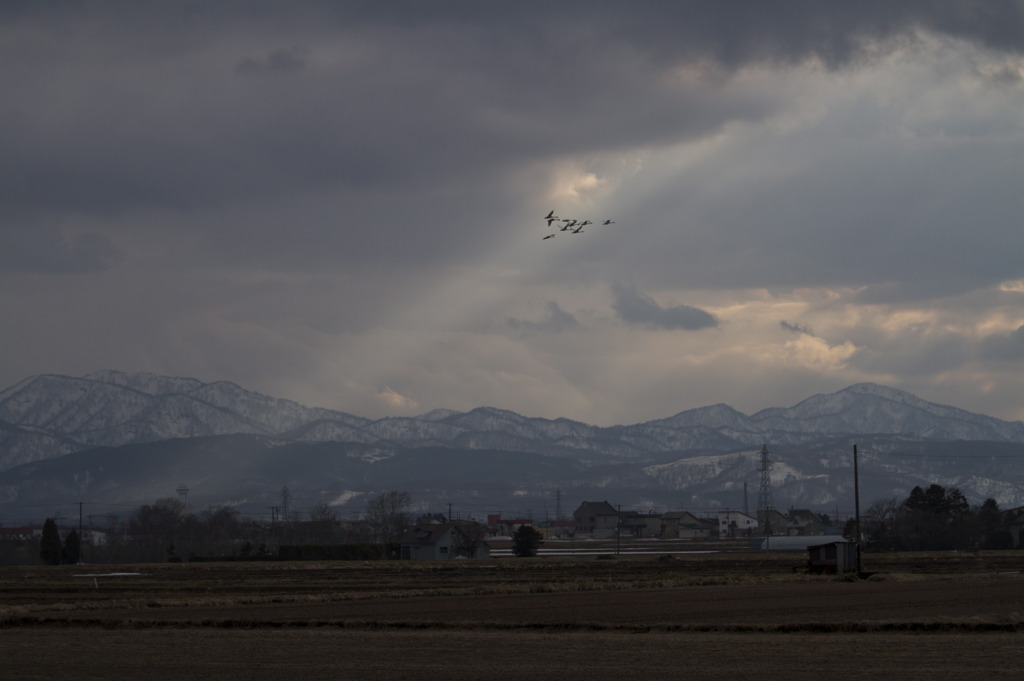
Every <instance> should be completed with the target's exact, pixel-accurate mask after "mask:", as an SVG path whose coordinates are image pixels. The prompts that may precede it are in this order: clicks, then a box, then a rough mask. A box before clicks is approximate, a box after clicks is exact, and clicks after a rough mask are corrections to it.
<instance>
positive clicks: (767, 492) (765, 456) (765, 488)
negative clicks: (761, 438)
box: [757, 445, 775, 537]
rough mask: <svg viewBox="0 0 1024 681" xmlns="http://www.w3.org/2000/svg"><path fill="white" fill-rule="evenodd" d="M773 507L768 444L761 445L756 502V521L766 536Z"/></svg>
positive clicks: (769, 532) (768, 531)
mask: <svg viewBox="0 0 1024 681" xmlns="http://www.w3.org/2000/svg"><path fill="white" fill-rule="evenodd" d="M774 507H775V503H774V502H773V501H772V453H771V452H769V451H768V445H764V446H762V447H761V497H760V499H759V500H758V503H757V516H758V518H757V521H758V522H759V523H761V527H762V529H763V530H764V532H763V534H764V536H766V537H769V536H771V534H772V528H771V520H770V519H771V511H772V509H773V508H774Z"/></svg>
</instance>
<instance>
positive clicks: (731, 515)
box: [718, 511, 757, 539]
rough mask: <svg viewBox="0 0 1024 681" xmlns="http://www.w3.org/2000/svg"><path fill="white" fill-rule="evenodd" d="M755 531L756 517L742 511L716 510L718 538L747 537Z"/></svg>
mask: <svg viewBox="0 0 1024 681" xmlns="http://www.w3.org/2000/svg"><path fill="white" fill-rule="evenodd" d="M756 531H757V519H756V518H752V517H750V516H749V515H747V514H746V513H743V512H742V511H719V512H718V537H719V538H720V539H735V538H737V537H749V536H751V535H753V534H754V533H755V532H756Z"/></svg>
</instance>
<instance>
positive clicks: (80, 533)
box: [78, 501, 85, 563]
mask: <svg viewBox="0 0 1024 681" xmlns="http://www.w3.org/2000/svg"><path fill="white" fill-rule="evenodd" d="M84 546H85V539H84V538H83V537H82V502H81V501H79V502H78V562H79V563H83V562H85V561H83V560H82V554H83V553H84V551H83V550H82V548H83V547H84Z"/></svg>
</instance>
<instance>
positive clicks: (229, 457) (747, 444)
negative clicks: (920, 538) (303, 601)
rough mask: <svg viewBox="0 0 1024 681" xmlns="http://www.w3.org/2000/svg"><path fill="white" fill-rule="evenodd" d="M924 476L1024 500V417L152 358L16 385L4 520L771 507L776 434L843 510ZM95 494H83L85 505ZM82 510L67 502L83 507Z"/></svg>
mask: <svg viewBox="0 0 1024 681" xmlns="http://www.w3.org/2000/svg"><path fill="white" fill-rule="evenodd" d="M854 444H856V445H858V452H859V457H858V463H859V465H858V471H859V475H860V489H861V502H862V505H867V504H870V503H872V502H874V501H878V500H884V499H889V498H893V497H896V498H899V499H903V498H905V497H906V495H907V494H908V493H909V491H910V489H912V488H913V486H915V485H922V486H926V485H928V484H931V483H938V484H941V485H943V486H946V487H957V488H959V489H960V490H961V491H963V492H964V494H965V495H966V496H967V497H968V499H970V500H971V501H973V502H976V503H977V502H980V501H982V500H983V499H985V498H989V497H991V498H994V499H996V500H997V501H998V502H999V503H1000V505H1001V506H1003V507H1004V508H1005V507H1011V506H1018V505H1022V504H1024V471H1021V470H1020V469H1021V466H1019V463H1020V461H1021V460H1024V423H1022V422H1020V421H1015V422H1009V421H1004V420H1000V419H996V418H993V417H989V416H984V415H980V414H973V413H970V412H968V411H965V410H963V409H958V408H956V407H951V406H945V405H939V404H934V403H931V402H927V401H925V400H922V399H920V398H918V397H915V396H914V395H912V394H910V393H907V392H903V391H900V390H896V389H893V388H889V387H885V386H881V385H876V384H870V383H861V384H856V385H852V386H850V387H848V388H845V389H843V390H840V391H838V392H836V393H831V394H826V395H814V396H812V397H809V398H807V399H805V400H803V401H801V402H799V403H798V404H796V405H794V406H791V407H772V408H768V409H764V410H761V411H759V412H757V413H755V414H752V415H747V414H743V413H741V412H739V411H737V410H735V409H733V408H731V407H729V406H727V405H724V404H716V405H713V406H708V407H701V408H698V409H691V410H688V411H683V412H680V413H678V414H675V415H674V416H670V417H668V418H663V419H658V420H653V421H647V422H644V423H638V424H633V425H619V426H611V427H598V426H593V425H588V424H586V423H581V422H578V421H573V420H569V419H565V418H554V419H547V418H536V417H525V416H522V415H520V414H517V413H515V412H511V411H507V410H503V409H496V408H492V407H480V408H477V409H473V410H470V411H467V412H459V411H453V410H434V411H430V412H427V413H425V414H422V415H420V416H415V417H387V418H381V419H369V418H364V417H360V416H355V415H352V414H348V413H344V412H340V411H333V410H330V409H322V408H313V407H306V406H303V405H300V404H298V403H296V402H293V401H290V400H285V399H279V398H274V397H269V396H266V395H262V394H259V393H256V392H252V391H249V390H245V389H243V388H241V387H240V386H238V385H235V384H233V383H228V382H214V383H204V382H202V381H199V380H196V379H193V378H175V377H166V376H157V375H153V374H146V373H124V372H118V371H100V372H96V373H92V374H88V375H86V376H82V377H70V376H60V375H52V374H44V375H37V376H31V377H29V378H26V379H25V380H23V381H20V382H18V383H17V384H15V385H13V386H11V387H9V388H7V389H5V390H3V391H2V392H0V511H2V516H0V522H10V521H9V520H8V518H14V517H29V516H32V515H33V514H32V513H31V512H29V511H28V509H40V508H41V509H46V510H44V511H43V514H46V513H50V512H51V511H50V510H49V509H51V508H70V507H71V506H72V505H74V506H75V507H77V504H78V502H82V503H83V504H88V505H89V506H90V509H91V510H92V511H93V512H96V513H99V512H110V511H111V510H112V509H124V508H128V507H131V505H133V504H134V505H138V504H143V503H151V502H152V501H153V500H154V499H156V498H158V497H165V496H173V495H174V494H175V493H176V490H178V489H179V488H180V489H181V490H183V491H184V490H185V489H187V490H188V495H189V496H188V497H187V500H188V502H189V504H190V506H192V507H198V508H202V507H205V506H209V505H221V504H230V505H233V506H236V507H237V508H239V510H240V511H242V512H243V513H245V514H247V515H260V514H265V513H267V512H268V511H267V509H268V508H269V507H270V506H274V505H280V503H281V501H280V500H281V492H282V490H283V488H285V487H287V489H288V493H289V494H288V495H289V497H290V498H291V500H292V502H291V503H292V504H293V505H294V508H295V509H296V510H302V509H307V508H311V507H312V506H313V505H316V504H320V503H328V504H331V505H333V506H335V507H336V508H337V509H338V510H339V511H341V512H343V513H344V512H350V513H357V512H359V511H360V510H361V508H362V506H363V505H364V504H365V495H367V494H374V493H378V492H381V491H387V490H391V489H400V490H403V491H408V492H409V493H410V495H411V496H412V497H413V500H414V505H415V506H416V507H417V508H418V509H420V510H442V509H446V508H447V507H448V504H452V508H453V509H455V510H458V511H459V512H460V513H461V514H463V515H475V516H478V517H480V516H482V515H484V514H486V513H489V512H491V513H493V512H499V511H502V512H505V513H506V514H507V513H514V514H517V515H525V514H531V515H533V516H535V519H537V518H539V519H543V518H544V517H554V516H557V515H562V516H564V515H568V514H569V513H571V511H572V510H573V508H575V506H576V505H578V504H579V503H580V502H582V501H584V500H608V501H610V502H611V503H613V504H618V505H621V506H622V507H623V508H632V509H637V510H644V511H646V510H649V509H660V510H669V509H671V510H684V509H685V510H695V511H709V510H714V509H718V508H735V509H744V508H748V509H756V508H757V507H758V505H759V501H760V500H759V495H760V489H761V482H762V479H763V466H762V456H761V449H762V447H763V446H766V447H767V449H768V450H769V451H770V457H769V459H770V464H771V467H770V471H769V473H768V476H769V479H770V482H771V485H770V490H771V494H772V498H773V499H772V500H773V505H774V506H775V507H776V508H780V509H783V508H787V507H793V506H795V507H801V508H808V507H809V508H814V509H816V510H823V511H828V512H838V513H839V514H840V515H844V514H847V513H849V512H852V508H853V503H854V501H853V460H852V459H853V445H854ZM76 512H77V511H76ZM64 513H65V514H67V513H68V511H67V510H65V511H64Z"/></svg>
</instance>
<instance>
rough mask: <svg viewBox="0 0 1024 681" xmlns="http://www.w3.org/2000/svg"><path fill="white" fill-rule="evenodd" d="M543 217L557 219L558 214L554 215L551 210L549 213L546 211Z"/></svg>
mask: <svg viewBox="0 0 1024 681" xmlns="http://www.w3.org/2000/svg"><path fill="white" fill-rule="evenodd" d="M544 219H545V220H557V219H558V216H557V215H555V211H551V212H550V213H548V214H547V215H545V216H544Z"/></svg>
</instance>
